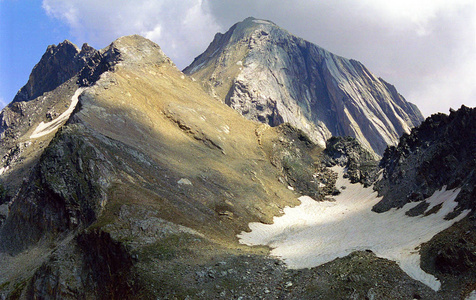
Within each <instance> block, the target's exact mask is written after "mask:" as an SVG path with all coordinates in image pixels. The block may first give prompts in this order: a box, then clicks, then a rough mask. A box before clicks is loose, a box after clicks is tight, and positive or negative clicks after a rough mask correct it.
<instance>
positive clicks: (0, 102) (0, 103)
mask: <svg viewBox="0 0 476 300" xmlns="http://www.w3.org/2000/svg"><path fill="white" fill-rule="evenodd" d="M7 104H8V102H6V101H5V99H4V98H3V97H1V96H0V109H3V108H4V107H5V106H7Z"/></svg>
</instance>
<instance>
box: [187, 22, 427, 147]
mask: <svg viewBox="0 0 476 300" xmlns="http://www.w3.org/2000/svg"><path fill="white" fill-rule="evenodd" d="M184 73H186V74H189V75H191V76H193V78H195V79H198V80H200V81H202V82H203V83H204V85H205V86H206V88H207V89H208V90H209V91H210V93H212V94H213V95H215V96H216V97H218V98H219V99H221V100H222V101H223V102H225V103H226V104H227V105H229V106H230V107H232V108H234V109H235V110H238V111H239V112H240V113H241V114H242V115H243V116H245V117H246V118H248V119H251V120H257V121H260V122H264V123H266V124H269V125H271V126H276V125H279V124H281V123H284V122H287V123H290V124H291V125H293V126H295V127H296V128H299V129H301V130H303V131H304V132H305V133H306V134H307V135H308V136H309V137H310V138H311V139H312V140H313V141H314V142H317V143H318V144H320V145H322V146H324V145H325V141H326V140H327V139H328V138H330V137H331V136H351V137H354V138H356V139H357V140H358V141H359V142H360V143H361V144H363V145H364V147H366V148H367V149H370V150H373V151H374V152H375V153H377V154H379V155H382V154H383V151H384V150H385V148H387V146H388V145H396V143H397V141H398V138H399V137H400V135H401V134H402V133H409V132H410V129H411V128H413V127H414V126H417V125H419V124H420V123H421V121H423V116H422V115H421V113H420V111H419V110H418V108H417V107H416V106H415V105H413V104H411V103H409V102H407V101H405V99H404V98H403V96H401V95H400V94H399V93H398V92H397V90H396V89H395V87H394V86H392V85H391V84H389V83H387V82H386V81H384V80H383V79H381V78H377V77H376V76H375V75H373V74H372V73H371V72H370V71H369V70H368V69H367V68H366V67H365V66H364V65H362V64H361V63H360V62H358V61H355V60H352V59H351V60H349V59H346V58H343V57H340V56H337V55H335V54H332V53H330V52H329V51H326V50H325V49H323V48H321V47H319V46H316V45H314V44H312V43H310V42H308V41H305V40H303V39H301V38H298V37H296V36H294V35H292V34H290V33H288V32H287V31H285V30H283V29H281V28H279V27H278V26H277V25H275V24H274V23H272V22H270V21H264V20H257V19H254V18H248V19H246V20H244V21H243V22H240V23H238V24H235V25H234V26H233V27H231V28H230V30H228V32H226V33H225V34H220V33H218V34H217V35H215V38H214V40H213V42H212V43H211V44H210V46H209V47H208V49H207V50H206V51H205V52H204V53H203V54H202V55H200V56H198V57H197V58H196V59H195V60H194V61H193V63H192V64H191V65H190V66H188V67H187V68H185V70H184Z"/></svg>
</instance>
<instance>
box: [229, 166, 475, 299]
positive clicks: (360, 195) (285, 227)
mask: <svg viewBox="0 0 476 300" xmlns="http://www.w3.org/2000/svg"><path fill="white" fill-rule="evenodd" d="M334 171H336V172H338V173H339V177H338V180H337V183H336V186H338V187H340V186H346V189H344V190H342V193H341V194H340V195H338V196H336V197H335V201H323V202H317V201H315V200H313V199H311V198H310V197H308V196H302V197H300V198H299V200H300V201H301V205H299V206H296V207H293V208H290V207H286V208H285V209H284V215H283V216H281V217H275V218H274V223H273V224H270V225H268V224H262V223H250V224H249V227H250V229H251V232H242V233H241V234H239V235H238V237H239V238H240V242H241V243H243V244H247V245H268V246H270V247H271V248H273V249H272V251H271V254H272V255H273V256H276V257H278V258H281V259H283V260H284V261H285V262H286V264H287V265H288V267H289V268H292V269H301V268H312V267H316V266H319V265H322V264H324V263H327V262H330V261H332V260H334V259H336V258H338V257H344V256H346V255H348V254H350V253H351V252H353V251H356V250H371V251H373V252H374V253H375V254H376V255H377V256H378V257H382V258H386V259H389V260H393V261H396V262H397V264H398V265H399V266H400V267H401V269H402V270H403V271H404V272H406V273H407V274H408V275H409V276H410V277H412V278H413V279H416V280H419V281H421V282H423V283H424V284H426V285H427V286H429V287H430V288H432V289H433V290H435V291H437V290H439V288H440V285H441V284H440V282H439V281H438V280H437V279H436V278H435V277H434V276H432V275H430V274H428V273H425V272H424V271H423V270H422V269H421V268H420V254H419V247H420V245H421V244H422V243H424V242H427V241H429V240H430V239H431V238H432V237H433V236H434V235H435V234H437V233H438V232H440V231H442V230H444V229H446V228H448V227H450V226H451V225H453V224H454V223H455V222H458V221H460V220H461V219H463V218H464V217H465V216H466V215H467V214H468V213H469V210H465V211H463V212H462V213H461V214H460V215H459V216H458V217H456V218H454V219H453V220H444V217H445V216H446V215H447V214H448V213H449V212H452V211H453V210H454V209H455V207H456V206H457V203H456V202H455V201H454V200H455V198H456V196H457V195H458V193H459V192H460V189H454V190H446V187H443V188H442V189H441V190H439V191H436V192H435V193H434V194H433V195H432V196H431V197H429V198H428V199H426V200H424V201H427V202H428V203H430V207H429V208H428V209H427V211H428V210H429V209H431V207H433V206H435V205H438V204H440V203H442V207H441V208H440V210H439V211H438V212H437V213H434V214H430V215H428V216H426V217H424V216H416V217H409V216H407V215H405V212H407V211H408V210H409V209H411V208H413V207H415V206H416V205H418V204H419V202H413V203H408V204H407V205H405V206H404V207H403V208H401V209H391V210H389V211H387V212H385V213H375V212H372V211H371V209H372V207H373V206H374V205H375V204H376V203H377V202H379V201H380V199H381V198H379V197H377V193H376V192H374V191H373V189H372V188H371V187H369V188H364V187H363V186H362V185H360V184H351V183H350V181H349V180H347V179H344V178H343V177H342V174H343V169H342V168H340V167H339V168H335V169H334Z"/></svg>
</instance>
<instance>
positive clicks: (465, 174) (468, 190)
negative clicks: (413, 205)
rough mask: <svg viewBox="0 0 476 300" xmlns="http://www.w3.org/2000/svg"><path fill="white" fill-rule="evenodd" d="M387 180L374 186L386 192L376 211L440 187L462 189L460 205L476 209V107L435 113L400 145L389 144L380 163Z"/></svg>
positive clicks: (413, 198) (399, 204)
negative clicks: (475, 191) (475, 193)
mask: <svg viewBox="0 0 476 300" xmlns="http://www.w3.org/2000/svg"><path fill="white" fill-rule="evenodd" d="M380 167H381V168H383V179H382V180H380V181H379V182H378V183H377V184H376V190H378V191H379V194H380V195H382V196H383V199H382V201H380V202H379V203H378V204H377V205H375V207H374V210H375V211H377V212H383V211H387V210H389V209H390V208H392V207H402V206H403V205H405V204H406V203H408V202H411V201H420V200H422V199H424V198H427V197H429V196H431V195H432V194H433V192H435V191H436V190H437V189H441V188H442V187H443V186H447V188H448V189H453V188H457V187H461V188H462V191H461V192H460V194H459V195H458V198H457V201H458V202H459V204H460V206H461V208H464V209H472V210H473V211H475V209H476V198H475V197H474V195H473V194H474V187H475V186H476V172H475V170H476V109H474V108H468V107H465V106H462V107H461V108H460V109H459V110H457V111H452V112H451V113H450V115H449V116H448V115H445V114H435V115H432V116H431V117H429V118H427V119H426V120H425V121H424V122H423V123H422V124H421V126H419V127H417V128H414V129H413V130H412V133H411V134H410V135H408V134H404V135H403V136H402V137H401V138H400V142H399V144H398V146H396V147H389V148H388V149H387V150H386V151H385V154H384V156H383V158H382V160H381V162H380Z"/></svg>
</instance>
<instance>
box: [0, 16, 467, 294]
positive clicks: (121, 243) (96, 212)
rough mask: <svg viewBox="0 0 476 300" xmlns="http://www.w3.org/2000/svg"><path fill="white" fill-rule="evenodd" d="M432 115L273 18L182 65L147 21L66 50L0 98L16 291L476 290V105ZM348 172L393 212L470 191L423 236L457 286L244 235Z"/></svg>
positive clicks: (424, 252) (7, 232) (3, 194)
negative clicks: (273, 249)
mask: <svg viewBox="0 0 476 300" xmlns="http://www.w3.org/2000/svg"><path fill="white" fill-rule="evenodd" d="M237 111H238V112H239V113H237ZM421 121H422V117H421V114H420V112H419V111H418V109H417V108H416V107H415V106H414V105H412V104H410V103H408V102H406V101H405V99H404V98H403V97H402V96H401V95H399V94H398V92H397V91H396V89H395V88H394V87H393V86H392V85H390V84H388V83H386V82H385V81H383V80H382V79H379V78H376V77H375V76H374V75H372V74H371V73H370V72H369V71H368V70H367V69H366V68H365V67H364V66H363V65H362V64H360V63H359V62H356V61H354V60H347V59H345V58H342V57H339V56H336V55H334V54H331V53H329V52H328V51H326V50H324V49H322V48H320V47H318V46H315V45H313V44H311V43H309V42H307V41H304V40H302V39H300V38H297V37H295V36H292V35H291V34H289V33H288V32H286V31H285V30H283V29H281V28H279V27H277V26H276V25H275V24H273V23H271V22H269V21H263V20H257V19H253V18H248V19H246V20H244V21H243V22H240V23H238V24H236V25H234V26H233V27H232V28H231V29H230V30H229V31H228V32H227V33H225V34H217V35H216V37H215V39H214V40H213V42H212V43H211V44H210V46H209V48H208V49H207V50H206V51H205V53H203V54H202V55H200V56H199V57H197V58H196V59H195V61H194V62H193V63H192V64H191V65H190V66H189V67H187V68H186V69H185V70H184V71H183V72H181V71H180V70H178V69H177V67H176V66H175V64H174V63H173V62H172V61H171V60H170V59H169V58H168V57H167V56H166V55H165V54H164V53H163V52H162V50H161V48H160V47H159V46H158V45H156V44H155V43H153V42H152V41H150V40H148V39H145V38H143V37H141V36H138V35H133V36H125V37H121V38H119V39H117V40H116V41H114V42H112V43H111V44H110V45H109V46H107V47H105V48H104V49H101V50H96V49H93V48H92V47H90V46H88V45H87V44H85V45H83V46H82V48H81V49H80V48H78V47H76V46H75V45H73V44H72V43H70V42H68V41H64V42H63V43H60V44H58V45H56V46H55V45H53V46H49V47H48V49H47V51H46V53H45V54H44V55H43V57H42V58H41V60H40V61H39V62H38V64H37V65H36V66H35V67H34V68H33V71H32V73H31V75H30V78H29V79H28V82H27V84H26V85H25V86H24V87H23V88H21V89H20V91H19V92H18V94H17V95H16V97H15V98H14V99H13V101H12V102H11V103H10V104H9V105H8V106H7V107H5V108H4V109H3V110H2V112H1V113H0V132H1V139H0V158H1V161H0V270H1V271H0V299H256V298H262V299H276V298H278V299H340V298H342V299H347V298H352V299H387V298H390V299H397V298H400V299H455V298H465V297H467V296H468V295H469V294H470V293H472V291H473V290H475V289H476V275H475V274H476V255H475V254H474V253H476V239H475V238H474V230H476V220H475V217H474V216H475V214H474V212H475V211H476V205H475V203H476V199H475V193H476V191H475V189H474V186H475V184H476V181H475V178H476V177H475V174H474V170H475V168H476V140H475V137H476V132H475V128H476V115H475V109H474V108H467V107H462V108H461V109H459V110H458V111H452V112H451V114H450V115H449V116H447V115H443V114H437V115H434V116H432V117H430V118H428V119H427V120H425V121H424V122H423V123H422V124H421V125H420V123H421ZM402 134H403V135H402ZM400 135H402V136H401V137H400ZM399 138H400V139H399ZM388 145H390V147H388V148H387V146H388ZM385 149H386V150H385ZM376 154H379V155H383V158H382V159H381V160H380V161H379V160H378V159H379V157H378V156H377V155H376ZM333 167H335V168H343V169H344V176H345V177H348V178H349V179H350V181H351V182H352V183H353V184H355V185H354V186H352V188H351V189H349V190H354V188H355V187H362V189H364V187H365V188H367V189H375V195H376V193H378V194H379V195H380V196H381V197H382V199H381V200H379V201H380V202H378V203H377V204H376V205H375V206H374V207H373V210H374V211H375V212H374V213H375V214H376V213H384V212H385V211H388V210H390V209H398V208H400V207H402V206H404V205H405V204H407V203H410V202H418V203H415V207H414V208H412V209H411V211H410V213H409V214H410V215H411V216H414V217H415V218H425V217H426V216H428V215H431V214H433V213H437V211H438V209H439V208H438V207H440V208H441V203H440V206H438V205H436V206H435V207H432V208H431V209H429V211H427V209H428V207H429V205H430V204H428V203H427V202H426V201H425V199H427V198H428V197H430V196H431V195H432V194H433V193H434V192H435V191H437V190H438V189H441V188H443V186H445V185H446V186H447V189H451V190H452V189H454V190H455V193H456V192H459V194H458V195H457V197H456V201H457V202H456V204H455V206H456V207H455V209H454V210H453V211H452V212H451V213H450V214H448V215H447V218H449V219H451V218H455V217H457V216H458V215H460V213H461V212H463V211H464V212H465V214H468V215H467V216H466V215H465V216H466V217H465V218H464V219H463V220H462V221H460V222H458V223H455V224H454V225H452V226H451V227H449V228H448V229H446V230H444V231H441V232H440V233H438V234H437V235H436V236H435V237H434V238H433V239H431V240H430V241H429V242H428V243H426V244H424V245H421V248H418V249H415V251H419V253H420V255H421V269H423V270H424V271H425V272H427V273H428V274H431V276H434V277H435V278H436V279H438V280H439V281H440V282H441V289H440V290H436V289H433V288H430V287H429V286H427V285H425V284H424V283H422V282H421V281H418V280H415V279H414V278H413V277H411V276H409V275H408V274H407V273H405V272H404V271H402V269H401V268H400V267H399V265H397V263H395V261H392V260H389V259H384V258H381V257H377V256H376V255H375V254H374V253H372V252H371V251H370V250H368V249H360V248H359V249H355V250H356V251H354V249H353V250H352V251H353V252H352V253H351V254H349V255H347V256H345V257H339V258H337V259H334V260H332V261H330V262H328V263H325V264H323V265H320V266H317V267H313V268H309V269H297V270H290V269H288V268H287V267H286V265H285V263H283V261H281V260H280V259H278V258H276V257H271V256H269V254H270V248H269V247H267V246H255V247H250V246H246V245H244V244H241V243H240V242H239V239H238V238H237V235H238V234H240V233H242V232H244V231H249V230H250V229H252V227H253V226H252V225H250V224H252V223H253V222H259V223H264V224H271V223H273V222H275V221H276V217H277V216H280V215H282V214H284V213H286V211H287V207H294V206H296V205H300V201H299V200H298V198H299V197H300V196H302V195H307V196H310V197H312V198H313V199H315V200H316V201H325V203H326V204H328V206H329V207H331V206H334V205H335V202H336V200H335V198H334V197H336V196H337V195H339V194H340V193H342V192H343V191H344V189H345V188H346V187H345V186H341V185H339V186H337V185H336V182H337V173H336V172H335V169H332V168H333ZM361 185H362V186H361ZM366 191H370V192H371V191H372V190H366ZM367 194H368V193H367ZM356 197H358V194H356ZM469 210H471V211H470V212H469ZM338 221H339V220H329V224H331V225H332V224H334V223H333V222H338ZM301 225H302V224H296V225H295V226H293V227H292V228H288V229H289V231H290V232H294V230H303V228H302V226H301ZM320 225H325V226H327V224H315V225H314V226H320ZM436 225H438V224H436ZM286 230H287V229H286ZM403 230H404V229H403ZM455 245H456V246H455ZM455 247H456V248H455ZM365 250H368V251H365ZM429 276H430V275H429Z"/></svg>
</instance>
